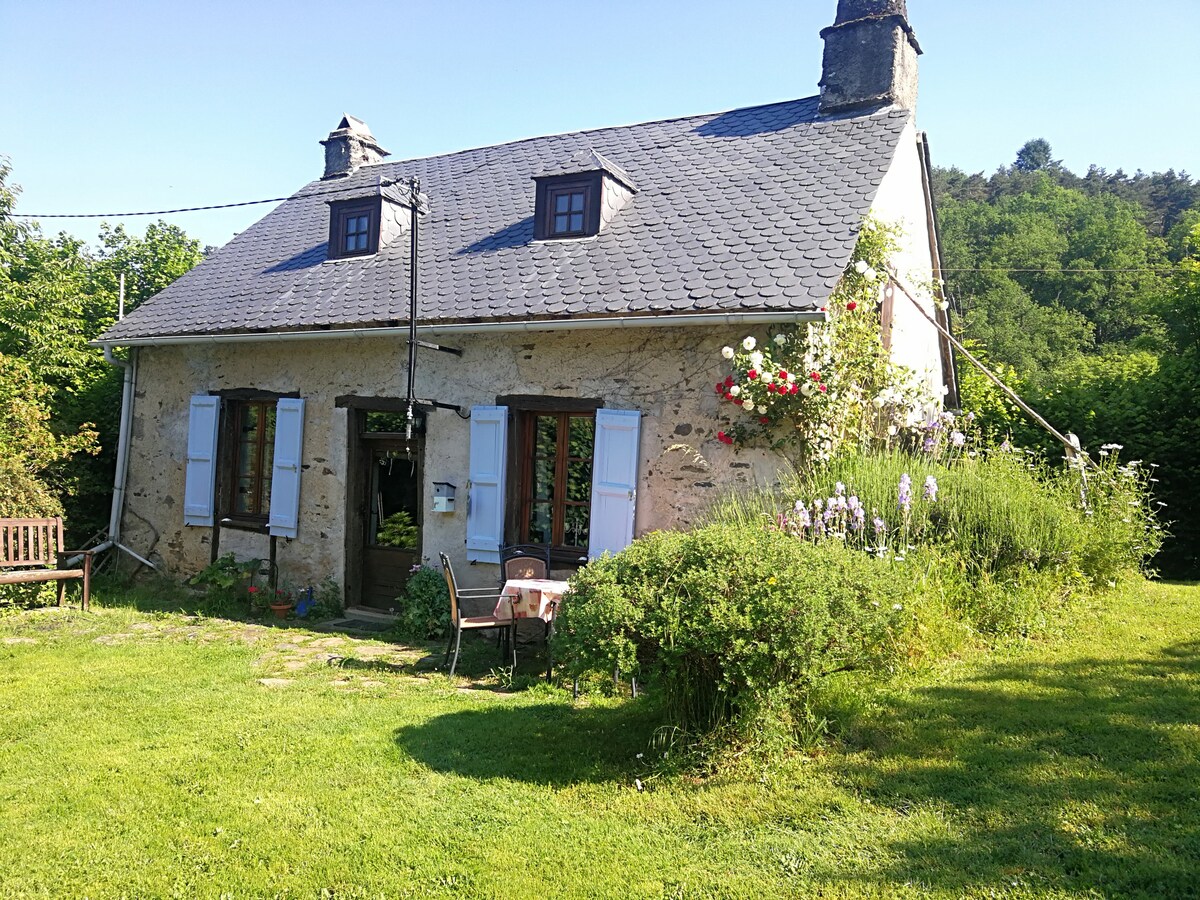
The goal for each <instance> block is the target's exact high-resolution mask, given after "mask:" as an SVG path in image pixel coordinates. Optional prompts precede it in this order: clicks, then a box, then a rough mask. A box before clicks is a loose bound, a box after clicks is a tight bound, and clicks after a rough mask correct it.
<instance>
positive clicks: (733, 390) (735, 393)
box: [729, 384, 742, 397]
mask: <svg viewBox="0 0 1200 900" xmlns="http://www.w3.org/2000/svg"><path fill="white" fill-rule="evenodd" d="M741 392H742V389H741V388H740V387H738V386H737V385H736V384H735V385H734V386H733V387H731V388H730V389H729V393H731V394H733V396H735V397H736V396H738V395H739V394H740V393H741Z"/></svg>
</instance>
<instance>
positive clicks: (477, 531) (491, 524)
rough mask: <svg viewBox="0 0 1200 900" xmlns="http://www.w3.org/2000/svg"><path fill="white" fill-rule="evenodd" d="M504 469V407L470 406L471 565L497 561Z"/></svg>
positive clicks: (506, 414)
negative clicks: (472, 563)
mask: <svg viewBox="0 0 1200 900" xmlns="http://www.w3.org/2000/svg"><path fill="white" fill-rule="evenodd" d="M507 467H508V407H507V406H474V407H472V408H471V463H470V472H471V480H470V482H469V484H468V486H467V559H468V560H471V561H472V562H488V563H499V562H500V545H501V544H502V543H503V542H504V472H505V469H506V468H507Z"/></svg>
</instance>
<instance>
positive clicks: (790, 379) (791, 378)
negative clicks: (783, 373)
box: [787, 372, 796, 384]
mask: <svg viewBox="0 0 1200 900" xmlns="http://www.w3.org/2000/svg"><path fill="white" fill-rule="evenodd" d="M787 380H788V384H791V383H792V382H793V381H795V380H796V376H795V374H793V373H792V372H788V377H787Z"/></svg>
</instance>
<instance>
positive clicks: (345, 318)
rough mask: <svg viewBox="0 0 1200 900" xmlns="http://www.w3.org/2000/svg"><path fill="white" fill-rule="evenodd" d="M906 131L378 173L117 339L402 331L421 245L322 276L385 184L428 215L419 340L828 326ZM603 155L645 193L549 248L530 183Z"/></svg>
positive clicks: (489, 154) (572, 152)
mask: <svg viewBox="0 0 1200 900" xmlns="http://www.w3.org/2000/svg"><path fill="white" fill-rule="evenodd" d="M907 121H908V114H907V113H905V112H901V111H897V110H884V111H880V112H876V113H871V114H865V115H861V116H858V117H850V118H838V119H821V118H819V117H818V115H817V98H815V97H809V98H805V99H802V100H794V101H789V102H786V103H776V104H771V105H767V106H757V107H748V108H746V109H738V110H732V111H730V112H724V113H717V114H711V115H703V116H691V117H687V118H680V119H672V120H669V121H663V122H650V123H646V124H642V125H631V126H625V127H620V128H605V129H597V130H593V131H586V132H577V133H573V134H563V135H551V136H548V137H539V138H532V139H529V140H524V141H517V142H514V143H511V144H503V145H499V146H494V147H483V148H479V149H474V150H467V151H463V152H460V153H451V154H447V155H444V156H437V157H430V158H426V159H414V160H405V161H400V162H386V163H379V164H376V165H371V166H364V167H362V168H360V169H359V170H358V171H357V172H355V173H354V174H352V175H351V176H349V177H348V178H346V179H343V180H339V181H335V182H324V181H314V182H312V183H311V184H309V185H307V186H305V187H304V188H302V189H301V190H300V191H298V192H297V193H296V194H295V195H293V197H292V198H290V199H289V200H287V201H285V202H284V203H282V204H280V205H279V206H277V207H276V208H275V209H273V210H272V211H271V212H269V213H268V214H267V215H266V216H265V217H264V218H263V219H261V220H260V221H259V222H257V223H256V224H254V225H252V226H251V227H250V228H248V229H247V230H246V231H245V232H243V233H242V234H240V235H238V236H237V237H235V238H234V239H233V240H232V241H230V242H229V243H228V244H227V245H225V246H224V247H222V248H221V249H220V250H218V251H217V252H216V253H214V254H213V255H212V256H211V257H209V258H208V259H206V260H205V261H204V262H203V263H201V264H200V265H199V266H197V267H196V268H195V269H193V270H192V271H191V272H189V273H188V274H187V275H184V276H183V277H182V278H180V279H179V280H177V281H176V282H175V283H174V284H172V285H170V286H169V287H168V288H167V289H166V290H164V291H162V292H161V293H160V294H158V295H157V296H155V297H153V298H152V299H150V300H149V301H147V302H146V303H144V304H142V305H141V306H140V307H139V308H137V309H136V310H134V311H133V312H132V313H130V314H129V315H128V316H126V317H125V319H123V320H122V321H121V322H118V323H116V324H115V325H113V327H112V328H110V329H109V330H108V332H106V333H105V334H104V335H103V337H102V340H105V341H112V342H114V343H120V342H121V341H122V340H133V339H150V338H155V337H169V336H175V335H186V334H219V333H226V332H238V331H275V330H289V329H311V328H319V327H341V326H369V325H376V324H382V323H386V322H392V323H397V322H400V323H402V322H404V321H405V320H406V319H407V316H408V312H407V310H408V293H407V292H408V276H407V265H408V249H409V247H408V243H409V242H408V240H407V238H406V237H405V238H401V239H399V240H397V241H396V242H394V243H393V244H392V245H390V246H388V247H385V248H383V249H382V250H381V251H380V252H379V253H378V254H377V255H375V256H374V257H357V258H350V259H343V260H338V261H336V262H326V261H325V260H326V245H325V241H326V238H327V234H328V216H329V209H328V205H327V202H328V201H329V200H330V199H336V197H337V196H339V195H340V196H349V195H351V194H352V192H354V191H363V190H366V189H368V188H370V187H371V186H373V185H377V184H378V182H379V179H380V178H381V177H382V178H383V179H384V180H385V181H386V180H389V179H398V180H406V179H408V178H410V177H414V176H415V177H418V178H420V179H421V189H422V192H423V193H425V194H426V195H427V196H428V198H429V205H430V212H429V214H428V215H427V216H425V217H424V218H423V219H422V222H421V273H420V275H421V279H420V280H421V292H420V307H419V310H420V311H419V315H420V316H421V319H422V321H426V322H464V321H484V322H486V321H501V320H525V319H539V318H543V319H544V318H553V317H555V316H571V317H578V316H581V315H587V316H608V315H622V314H625V313H631V314H638V313H653V312H662V311H676V312H680V311H683V312H708V311H725V310H728V309H742V310H757V311H772V310H789V311H790V310H807V309H812V310H815V309H817V308H819V307H820V306H822V305H824V303H825V299H826V298H827V297H828V295H829V292H830V291H831V290H832V289H833V287H834V285H835V284H836V282H837V279H838V277H839V276H840V273H841V271H842V270H843V268H844V266H845V264H846V261H847V260H848V259H849V256H850V253H851V251H852V250H853V246H854V240H855V238H856V236H857V232H858V225H859V223H860V222H861V221H862V218H863V216H864V215H865V213H866V212H867V210H868V209H869V207H870V204H871V202H872V201H873V199H874V196H875V192H876V191H877V189H878V187H879V183H880V181H881V180H882V178H883V175H884V173H885V172H886V171H887V168H888V166H889V165H890V163H891V160H892V158H893V156H894V154H895V150H896V146H897V144H898V140H899V137H900V134H901V132H902V130H903V128H904V126H905V125H906V123H907ZM591 153H595V154H599V155H600V156H601V158H602V160H603V161H604V163H605V164H606V165H610V166H611V167H612V168H613V169H620V170H623V171H622V175H624V176H625V177H628V178H629V179H630V180H632V181H633V182H634V183H635V184H636V185H637V188H638V192H637V193H636V194H635V195H634V196H633V198H632V199H631V200H630V201H629V203H627V204H626V206H625V207H624V208H623V209H622V210H621V211H620V212H619V213H618V214H617V215H616V217H615V218H614V219H613V221H612V222H611V223H610V224H609V226H608V228H607V229H606V230H605V231H604V232H602V233H601V234H600V235H598V236H596V237H595V238H591V239H586V240H581V241H553V242H545V243H539V242H535V241H534V240H533V225H532V217H533V205H534V183H533V181H532V176H533V175H535V174H537V173H539V172H544V171H546V170H547V169H548V168H553V167H555V166H559V165H561V164H562V161H563V160H572V159H577V158H582V157H581V155H582V156H586V155H587V154H591ZM331 192H334V193H331Z"/></svg>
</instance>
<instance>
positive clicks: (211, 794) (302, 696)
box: [0, 583, 1200, 898]
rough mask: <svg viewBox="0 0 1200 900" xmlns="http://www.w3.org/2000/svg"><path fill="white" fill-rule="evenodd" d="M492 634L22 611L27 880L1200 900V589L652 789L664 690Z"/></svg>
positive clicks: (19, 856) (14, 678)
mask: <svg viewBox="0 0 1200 900" xmlns="http://www.w3.org/2000/svg"><path fill="white" fill-rule="evenodd" d="M314 645H316V646H314ZM492 652H493V648H491V647H488V646H486V645H477V646H475V647H473V648H472V655H471V658H469V659H468V660H467V662H466V667H465V671H466V672H467V673H468V675H469V676H473V680H472V678H467V679H456V680H455V682H453V683H452V682H450V681H448V680H447V679H446V678H445V677H444V676H441V675H437V674H430V673H428V672H427V671H426V670H425V668H424V667H423V666H422V664H421V657H422V656H423V651H416V650H410V649H405V648H399V649H397V648H393V647H391V646H389V645H384V644H380V643H378V642H372V641H352V640H349V639H345V638H330V637H329V636H327V635H320V634H316V633H313V632H310V631H306V630H303V629H298V628H263V627H261V626H245V625H242V624H240V623H230V622H223V621H221V620H190V619H186V618H184V617H182V616H180V615H177V614H169V613H152V612H137V611H134V610H132V609H126V608H119V607H115V606H110V607H108V608H103V607H98V608H97V610H96V611H94V612H93V613H91V614H90V615H83V614H82V613H79V612H65V613H63V612H60V611H57V610H39V611H33V612H28V613H23V614H19V615H16V616H12V617H8V618H3V619H0V897H5V898H10V897H25V896H35V897H36V896H52V897H61V896H68V897H77V896H87V897H122V896H128V897H169V896H181V897H219V896H222V895H228V896H232V897H245V896H285V897H334V898H348V897H377V896H383V897H404V896H429V895H433V896H442V895H461V896H478V897H545V896H581V897H582V896H588V897H594V896H609V897H664V896H665V897H726V896H754V897H764V896H793V897H794V896H818V895H819V896H831V897H840V896H914V897H915V896H922V897H923V896H930V895H934V896H945V897H960V896H981V897H984V896H986V897H993V896H1011V897H1024V896H1055V897H1109V896H1111V897H1126V896H1136V895H1144V896H1155V897H1160V896H1178V897H1194V896H1200V587H1197V586H1180V585H1162V584H1157V585H1150V584H1140V583H1138V584H1134V585H1132V586H1130V587H1128V588H1126V589H1124V590H1122V591H1121V592H1119V593H1114V594H1113V595H1111V596H1110V597H1109V598H1107V599H1106V601H1105V603H1104V605H1103V607H1102V608H1098V609H1089V610H1082V611H1080V612H1078V613H1077V614H1076V616H1075V618H1074V620H1073V622H1072V625H1071V627H1070V629H1069V630H1068V634H1067V636H1066V637H1064V638H1061V639H1058V640H1056V641H1053V642H1045V643H1032V644H1026V645H1023V646H1021V647H1016V648H1011V649H1007V650H1004V651H1001V652H995V653H984V652H978V653H971V654H968V655H966V656H965V657H964V658H962V659H958V660H954V661H951V662H949V663H945V664H943V665H941V666H939V667H938V669H937V670H936V671H924V672H921V673H918V674H914V675H910V676H907V677H906V678H905V679H904V680H903V681H902V682H901V683H898V684H896V685H893V686H892V687H890V688H888V689H887V690H885V691H882V692H880V693H878V694H877V695H875V697H874V698H873V699H872V700H871V702H869V703H867V704H865V707H864V712H863V716H864V717H865V718H864V719H861V720H860V721H859V723H858V724H857V725H856V726H855V727H854V728H853V729H852V732H851V734H852V735H853V739H852V740H849V741H848V742H847V744H846V745H845V746H836V745H835V746H831V747H830V748H829V749H828V750H827V751H826V752H824V753H822V754H817V755H815V756H813V757H811V758H805V759H800V760H796V761H795V762H794V763H792V764H787V765H785V766H781V767H779V768H775V769H772V770H771V771H769V772H767V773H765V774H763V775H761V776H759V775H757V774H754V775H747V774H743V775H739V776H723V777H715V778H710V779H707V780H700V779H695V778H689V777H678V778H652V779H650V781H649V782H648V785H649V786H648V789H647V790H645V791H641V792H639V791H638V790H637V788H636V786H635V784H634V779H635V777H638V776H642V777H644V775H645V773H646V771H647V767H646V766H645V765H644V763H645V759H644V758H643V759H639V758H638V754H639V753H645V754H646V756H647V757H649V756H650V755H651V754H652V752H653V751H651V749H650V748H649V747H648V745H647V739H648V737H649V735H650V733H651V731H652V730H653V728H654V726H655V724H656V719H655V715H654V708H653V697H650V698H646V699H640V700H638V701H636V702H634V701H629V700H621V699H613V700H598V699H593V700H591V701H588V702H583V701H581V702H580V703H579V704H572V702H571V699H570V695H569V694H568V693H566V692H562V691H556V690H551V689H548V688H545V687H539V688H535V689H533V690H527V691H522V692H517V693H504V692H503V691H500V690H496V689H495V688H496V687H497V685H496V683H495V680H494V679H493V678H491V677H489V667H490V666H491V665H493V664H494V659H493V657H492V655H491V654H492ZM264 681H265V683H264Z"/></svg>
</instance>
